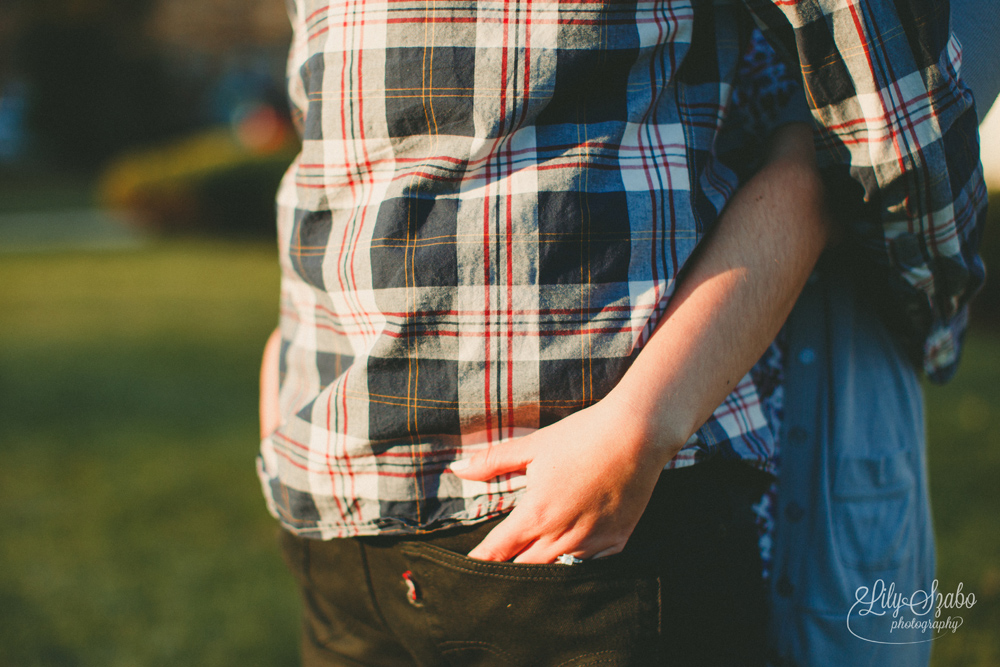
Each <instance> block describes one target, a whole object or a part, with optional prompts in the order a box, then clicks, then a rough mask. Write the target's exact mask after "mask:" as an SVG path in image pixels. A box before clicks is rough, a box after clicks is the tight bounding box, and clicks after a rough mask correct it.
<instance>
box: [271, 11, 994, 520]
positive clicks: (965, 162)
mask: <svg viewBox="0 0 1000 667" xmlns="http://www.w3.org/2000/svg"><path fill="white" fill-rule="evenodd" d="M832 4H834V3H832V2H823V1H820V0H814V1H811V2H798V3H779V2H776V4H775V5H767V6H762V4H761V3H754V2H748V5H749V6H750V8H751V9H752V10H753V12H754V14H755V17H756V18H757V19H758V20H759V21H760V22H761V24H762V25H764V26H766V27H769V26H772V25H774V26H778V25H780V24H781V23H783V22H784V18H783V17H782V16H781V15H780V12H787V13H788V14H789V15H791V16H792V19H793V21H792V22H793V25H796V26H797V27H798V28H799V30H800V32H802V33H803V35H804V37H805V39H800V40H799V45H800V46H801V47H802V50H801V52H800V53H799V54H798V57H799V59H800V60H801V62H802V69H803V74H804V76H805V81H806V85H807V88H808V90H809V91H810V93H811V94H812V96H811V98H810V101H811V102H812V103H813V104H814V105H815V107H816V108H815V115H816V118H817V120H818V121H819V123H820V125H821V128H822V130H823V132H824V134H822V138H823V144H824V147H827V146H828V147H829V148H830V150H829V153H830V154H831V156H832V160H833V162H836V163H837V164H842V165H849V166H850V167H851V168H852V169H854V170H855V173H854V175H855V176H856V177H857V178H858V180H860V181H861V182H862V183H863V184H864V185H865V187H866V189H867V192H868V194H869V197H870V198H874V199H877V200H878V202H879V204H880V205H881V207H882V208H883V209H884V211H881V212H880V213H884V216H883V218H882V221H883V224H882V225H879V226H876V227H878V228H879V229H880V230H883V231H884V236H882V235H881V233H880V234H879V240H880V241H881V242H882V243H883V245H885V246H886V247H888V248H889V250H890V252H888V253H887V254H885V258H884V260H885V262H886V263H891V265H892V266H893V267H895V268H896V269H898V271H899V272H900V273H901V274H902V275H903V276H904V277H906V278H908V279H909V278H914V280H913V284H914V286H915V287H916V288H917V289H918V290H919V291H920V293H921V294H923V295H926V296H925V297H924V299H925V301H926V300H927V299H931V300H932V302H933V303H934V304H936V309H935V310H934V312H935V313H936V314H937V315H939V316H940V318H942V319H941V322H943V323H944V324H945V325H950V324H951V323H952V322H953V321H954V318H955V317H956V312H957V311H956V309H957V308H960V305H961V302H962V300H963V299H965V298H966V296H967V293H968V291H969V289H970V287H974V286H975V282H976V279H977V276H979V275H981V268H980V267H979V266H978V265H977V264H976V262H975V258H974V255H969V254H967V253H966V252H965V250H966V249H967V248H966V245H963V244H965V243H966V240H965V237H966V236H968V235H970V234H971V233H972V230H973V221H974V217H975V213H976V211H978V210H979V209H980V208H981V202H980V201H979V199H977V197H980V198H981V197H982V194H981V192H980V188H981V177H980V176H979V174H978V172H976V171H975V169H976V167H977V166H978V161H977V160H976V159H975V154H972V153H970V154H961V155H958V154H955V153H954V151H953V149H954V144H960V145H961V147H962V148H963V149H968V148H969V147H970V146H971V147H974V146H975V141H976V134H975V126H974V125H973V126H972V127H973V130H972V132H971V133H969V132H967V131H965V129H967V128H966V126H965V125H963V124H962V122H960V121H963V119H966V118H970V119H971V120H970V121H969V122H973V123H974V114H969V113H965V111H966V110H967V109H969V107H970V99H969V97H968V96H967V94H965V95H963V93H962V89H961V88H960V86H959V85H958V84H957V83H956V80H955V77H954V69H955V65H956V63H955V57H954V56H957V52H956V51H954V49H949V50H946V49H945V48H944V42H941V43H940V44H938V42H934V41H931V44H932V46H935V48H937V51H935V52H934V53H930V52H927V53H925V52H923V51H921V52H920V54H919V58H918V60H917V61H914V57H915V56H913V55H912V54H911V53H910V49H909V45H910V42H909V41H907V38H909V37H911V36H912V34H913V33H912V31H913V30H916V29H917V27H919V26H921V25H922V24H921V17H920V16H916V15H912V16H911V15H905V16H900V17H894V18H892V19H891V21H892V22H893V23H892V25H894V26H895V27H896V29H895V30H891V31H888V32H887V31H885V30H882V31H881V32H871V23H870V21H874V14H873V13H877V14H879V16H878V18H879V19H880V20H882V21H883V22H888V21H889V19H886V18H884V17H883V16H882V15H881V13H884V12H885V11H887V10H885V9H884V8H878V11H877V12H876V10H875V9H871V8H868V7H867V6H853V5H852V7H851V10H850V11H846V10H845V11H846V13H845V11H840V10H837V11H825V10H826V7H827V6H828V5H832ZM913 4H916V3H913ZM810 8H812V9H810ZM810 12H811V13H810ZM291 14H292V19H293V23H294V27H295V37H294V42H293V46H292V51H291V56H290V63H289V73H290V81H289V84H290V93H291V100H292V102H293V106H294V107H295V109H296V111H297V115H298V120H299V121H300V124H301V129H302V133H303V148H302V153H301V154H300V156H299V158H298V159H297V160H296V161H295V163H294V164H293V165H292V167H291V168H290V169H289V171H288V174H287V175H286V178H285V179H284V181H283V184H282V187H281V190H280V192H279V196H278V203H279V207H278V228H279V250H280V257H281V263H282V270H283V280H282V305H281V334H282V348H281V357H280V358H281V362H280V364H281V391H280V404H281V410H282V415H283V422H282V424H281V426H280V427H279V428H278V429H277V431H276V432H275V433H273V434H272V435H271V436H269V437H268V438H265V440H264V442H263V443H262V451H261V456H260V458H259V459H258V468H259V473H260V476H261V480H262V482H263V486H264V490H265V494H266V496H267V498H268V503H269V508H270V509H271V511H272V512H273V513H274V514H275V516H277V517H278V518H279V519H280V520H281V521H282V523H283V524H284V525H285V526H286V527H287V528H288V529H290V530H292V531H294V532H297V533H299V534H301V535H305V536H310V537H322V538H332V537H342V536H349V535H361V534H375V533H388V532H419V531H424V530H431V529H435V528H440V527H444V526H448V525H453V524H455V523H469V522H473V521H476V520H479V519H482V518H485V517H487V516H490V515H494V514H496V513H498V512H501V511H504V510H506V509H509V508H510V507H511V506H512V504H513V503H514V502H515V500H516V497H517V495H518V491H519V490H520V489H522V488H523V478H522V477H520V476H517V475H512V476H505V477H503V478H501V479H499V480H496V481H493V482H489V483H481V482H468V481H463V480H460V479H458V478H457V477H455V476H454V475H450V474H448V473H446V472H445V467H446V466H447V464H448V463H449V462H451V461H453V460H455V459H457V458H461V457H465V456H469V455H471V454H472V453H473V452H474V451H477V450H479V449H481V448H483V447H487V446H489V445H490V444H492V443H495V442H498V441H502V440H504V439H507V438H512V437H517V436H520V435H524V434H526V433H529V432H531V431H533V430H535V429H537V428H539V427H541V426H545V425H547V424H550V423H552V422H554V421H557V420H559V419H561V418H563V417H565V416H566V415H568V414H571V413H572V412H574V411H576V410H579V409H581V408H583V407H585V406H587V405H590V404H592V403H594V402H595V401H597V400H599V399H601V398H602V397H603V396H604V395H605V394H607V393H608V391H609V390H610V389H611V388H612V387H613V386H614V385H615V384H616V383H617V382H618V381H619V379H620V378H621V377H622V375H623V374H624V372H625V371H626V370H627V369H628V366H629V364H630V363H631V362H632V360H633V359H634V358H635V356H636V354H637V353H638V351H639V349H640V348H641V347H642V345H643V343H644V342H645V340H646V339H647V338H648V336H649V334H650V332H651V331H652V329H653V327H654V326H655V324H656V322H657V319H658V317H659V316H660V315H661V314H662V313H663V312H664V310H665V308H666V305H667V301H668V299H669V298H670V295H671V294H672V292H673V290H674V287H675V279H676V278H677V276H678V272H679V271H680V269H681V268H682V267H683V265H684V263H685V261H686V260H687V259H688V258H689V257H690V256H691V253H692V251H693V250H694V249H695V246H696V245H697V243H698V242H699V240H700V239H701V238H702V237H703V236H704V235H705V233H706V232H707V231H708V230H710V229H711V227H712V225H713V223H714V222H715V221H716V219H717V218H718V215H719V212H720V211H721V210H722V208H723V207H724V205H725V203H726V201H727V200H728V198H729V197H730V196H731V194H732V193H733V191H734V190H735V188H736V186H737V183H738V178H737V175H736V173H735V172H734V170H733V169H732V168H731V165H727V164H726V161H725V160H724V159H721V158H720V157H719V155H720V152H719V151H716V150H715V146H716V142H717V141H722V138H720V128H721V127H722V121H723V119H724V118H725V116H726V113H727V108H728V106H729V99H730V95H731V91H732V84H733V82H734V80H735V78H736V72H737V70H738V68H739V65H740V56H741V54H742V53H744V52H745V50H746V48H747V44H748V40H749V36H750V33H751V28H752V22H751V21H750V20H749V18H747V17H748V14H747V13H746V8H745V7H743V6H741V5H740V4H737V3H735V2H722V1H717V2H715V3H714V4H713V3H707V2H698V3H695V6H692V3H691V2H687V1H673V2H649V3H639V4H635V3H620V4H619V3H611V2H596V1H593V0H587V1H585V2H578V3H577V2H539V1H538V0H534V1H531V0H528V1H525V2H494V3H489V2H475V1H473V0H438V1H436V2H433V3H426V2H420V3H417V2H410V1H409V0H388V1H382V2H364V1H359V0H342V1H340V2H337V3H336V4H329V5H328V4H326V3H324V2H314V1H313V0H295V2H294V3H293V7H292V12H291ZM696 14H697V15H698V21H697V22H696V21H695V15H696ZM800 14H801V16H809V17H811V18H810V20H812V21H813V22H814V24H815V25H814V24H807V25H804V23H803V21H804V20H803V19H801V16H800ZM842 14H843V16H842ZM845 18H846V19H848V21H847V22H845V20H844V19H845ZM854 25H857V29H856V30H851V29H848V28H850V26H854ZM877 25H882V24H877ZM887 25H888V23H886V26H887ZM817 26H818V27H817ZM900 26H903V28H904V30H899V27H900ZM914 26H916V27H914ZM821 27H825V28H827V29H828V30H827V32H826V33H823V31H822V30H820V28H821ZM907 27H911V28H912V30H910V31H907V30H906V28H907ZM814 28H815V29H814ZM775 30H776V31H777V32H776V37H775V40H776V43H782V41H781V40H783V39H787V34H784V33H781V31H780V29H778V28H775ZM824 34H825V35H826V36H825V37H824ZM834 34H835V35H836V40H837V42H836V47H834V41H833V40H832V35H834ZM890 36H895V37H896V38H895V39H893V40H891V41H888V40H889V37H890ZM935 37H937V35H935ZM789 43H791V42H789ZM915 43H916V42H914V44H915ZM897 51H899V52H902V53H904V54H906V55H909V59H908V60H907V59H906V58H903V57H899V62H897V53H896V52H897ZM860 53H864V54H867V55H868V56H869V59H875V60H877V61H878V62H882V63H886V62H889V61H887V60H886V59H887V58H889V59H890V61H891V64H892V66H893V67H898V68H899V69H896V70H889V73H888V74H886V72H885V71H884V69H885V68H883V70H878V71H875V70H870V71H867V72H862V71H859V70H858V68H857V67H853V68H852V67H850V66H848V65H856V63H855V60H857V57H856V55H852V56H851V58H850V59H845V57H844V54H860ZM817 82H819V83H821V84H822V90H823V91H825V93H824V94H823V95H821V94H818V93H817V91H816V86H817V85H818V84H817ZM923 84H926V85H923ZM879 91H881V95H880V94H878V93H879ZM963 122H964V121H963ZM955 128H960V129H962V130H963V132H962V133H959V131H958V130H956V129H955ZM963 142H965V143H963ZM859 144H860V145H862V146H864V147H865V150H864V151H861V150H859V149H858V148H857V146H858V145H859ZM889 158H892V159H889ZM953 158H954V164H955V165H956V167H955V169H956V171H954V172H950V171H949V169H951V168H952V164H953V162H952V160H953ZM931 176H933V178H931ZM900 190H902V191H903V192H902V195H903V196H902V199H903V200H904V201H903V202H902V203H901V202H900V201H899V200H898V199H899V197H898V195H900V192H898V191H900ZM886 193H893V194H894V195H897V196H896V197H894V198H886ZM915 198H916V199H919V201H916V200H915ZM903 203H905V205H903ZM907 234H910V236H907ZM910 238H915V239H923V241H922V242H921V243H919V244H918V245H917V246H916V247H918V248H919V249H920V250H922V251H926V253H928V254H927V255H926V256H925V257H924V258H923V261H919V262H916V263H914V260H915V259H919V258H915V257H914V256H911V255H905V256H904V255H901V254H900V252H899V251H898V250H899V249H903V250H908V249H910V248H911V246H910V245H906V243H909V241H907V239H910ZM901 243H902V244H903V245H900V244H901ZM945 265H946V266H947V268H948V270H947V272H946V273H947V274H948V279H947V280H946V281H944V283H943V285H944V289H941V282H940V281H939V279H938V275H937V272H938V269H939V268H940V267H941V266H945ZM953 267H964V268H965V279H964V281H962V280H958V279H957V277H956V273H955V271H952V268H953ZM956 270H957V269H956ZM977 271H978V272H979V273H977ZM931 287H933V288H934V289H930V288H931ZM942 305H948V306H949V307H951V309H950V310H948V309H945V310H941V309H940V306H942ZM952 306H953V307H952ZM946 330H950V329H948V328H947V326H945V328H944V329H942V328H940V327H939V328H938V329H935V331H946ZM935 349H937V350H938V351H940V350H943V349H945V347H942V346H940V345H939V346H938V347H937V348H935ZM952 349H953V348H952ZM937 360H943V361H945V362H946V361H947V356H946V355H942V354H940V353H937V354H936V356H933V357H932V359H931V361H932V363H933V362H936V361H937ZM777 379H780V351H779V349H778V347H777V346H776V345H772V346H771V348H770V349H769V350H768V352H767V354H765V356H764V358H763V359H762V360H761V361H760V362H759V363H758V364H757V366H756V367H755V369H754V371H753V372H751V373H750V374H748V375H747V377H745V378H744V379H743V380H742V381H741V382H740V383H739V384H738V386H737V387H736V388H735V390H734V391H733V393H732V394H731V395H730V396H729V397H728V398H727V399H726V401H725V402H724V403H723V404H722V405H721V406H720V407H719V408H718V409H717V410H716V411H715V413H714V415H713V416H712V418H711V419H709V421H708V422H707V423H706V424H705V425H704V426H703V427H702V428H701V429H700V430H699V431H698V432H697V433H696V434H695V436H694V437H693V438H692V440H691V441H690V442H689V443H688V446H686V447H685V449H684V450H683V451H682V452H681V454H680V455H679V456H678V457H677V459H676V460H675V462H674V464H673V465H686V464H690V463H693V462H695V461H696V460H698V459H699V458H703V457H705V456H709V455H723V456H730V457H739V458H741V459H745V460H747V461H748V462H750V463H751V464H754V465H757V466H759V467H762V468H764V469H768V467H769V465H770V464H771V461H772V454H773V449H774V427H775V425H776V424H775V422H776V414H777V406H776V405H775V402H776V401H777V398H778V396H779V394H778V392H776V391H775V390H776V388H777V385H778V384H779V383H778V382H777V381H776V380H777Z"/></svg>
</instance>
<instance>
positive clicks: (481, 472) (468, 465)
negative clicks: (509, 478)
mask: <svg viewBox="0 0 1000 667" xmlns="http://www.w3.org/2000/svg"><path fill="white" fill-rule="evenodd" d="M532 458H533V455H532V451H531V447H530V446H529V445H528V443H527V442H525V439H524V438H518V439H517V440H508V441H507V442H503V443H500V444H498V445H493V446H492V447H490V448H489V449H487V450H485V451H482V452H479V453H478V454H476V455H475V456H472V457H471V458H467V459H462V460H460V461H455V462H454V463H452V464H451V466H449V467H450V468H451V471H452V472H453V473H455V474H456V475H457V476H459V477H461V478H462V479H472V480H478V481H481V482H485V481H486V480H488V479H493V478H494V477H497V476H499V475H503V474H506V473H509V472H518V471H521V470H524V469H525V468H527V467H528V464H529V463H531V459H532Z"/></svg>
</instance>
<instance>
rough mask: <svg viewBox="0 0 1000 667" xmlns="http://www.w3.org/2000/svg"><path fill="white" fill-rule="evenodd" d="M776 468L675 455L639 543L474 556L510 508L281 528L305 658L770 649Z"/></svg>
mask: <svg viewBox="0 0 1000 667" xmlns="http://www.w3.org/2000/svg"><path fill="white" fill-rule="evenodd" d="M769 481H770V478H769V477H768V476H767V475H765V474H763V473H760V472H758V471H755V470H752V469H750V468H748V467H747V466H745V465H743V464H740V463H736V462H708V463H702V464H698V465H696V466H694V467H692V468H684V469H680V470H669V471H665V472H664V473H663V475H662V476H661V478H660V481H659V484H658V485H657V487H656V491H655V492H654V494H653V498H652V500H651V501H650V503H649V506H648V507H647V509H646V512H645V513H644V514H643V518H642V520H641V521H640V523H639V525H638V527H637V528H636V530H635V532H634V533H633V535H632V538H631V539H630V540H629V543H628V545H627V546H626V548H625V551H624V552H623V553H621V554H618V555H615V556H610V557H607V558H601V559H596V560H589V561H586V562H584V563H582V564H579V565H522V564H515V563H487V562H483V561H477V560H472V559H469V558H467V557H466V556H465V555H464V554H466V553H468V552H469V551H470V550H471V549H472V548H473V547H474V546H475V545H476V544H478V543H479V542H480V541H481V540H482V539H483V537H484V536H485V535H486V533H487V532H489V530H490V529H491V528H492V527H493V526H494V525H496V523H497V521H499V519H497V520H493V521H489V522H487V523H484V524H479V525H476V526H471V527H466V528H458V529H451V530H446V531H441V532H436V533H430V534H426V535H420V536H407V537H367V538H351V539H338V540H331V541H326V542H322V541H317V540H309V539H302V538H298V537H295V536H293V535H291V534H289V533H285V532H283V537H282V542H283V545H282V546H283V549H284V553H285V558H286V561H287V563H288V565H289V567H290V568H291V569H292V571H293V572H294V573H295V575H296V577H297V579H298V581H299V584H300V586H301V589H302V595H303V600H304V603H305V614H304V632H303V642H302V650H303V661H304V664H305V665H307V666H308V667H314V666H319V665H366V666H386V667H389V666H392V667H399V666H405V665H420V666H430V667H435V666H437V665H444V666H447V665H451V666H454V667H457V666H459V665H461V666H473V665H482V666H486V665H491V666H492V665H497V666H499V665H509V666H512V667H521V666H527V665H538V666H542V667H547V666H553V667H555V666H557V665H558V666H569V665H602V666H608V665H681V666H684V667H687V666H698V665H758V664H763V660H762V658H761V656H762V655H763V646H764V632H765V628H766V620H767V619H766V613H765V612H766V609H765V604H764V587H763V584H762V582H761V571H760V556H759V550H758V538H757V531H756V529H755V526H754V519H753V514H752V512H751V509H750V506H751V504H752V503H754V502H756V501H757V500H758V499H759V498H760V495H761V493H762V492H763V490H764V488H765V487H766V486H767V484H768V483H769Z"/></svg>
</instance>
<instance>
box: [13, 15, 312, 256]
mask: <svg viewBox="0 0 1000 667" xmlns="http://www.w3.org/2000/svg"><path fill="white" fill-rule="evenodd" d="M288 38H289V28H288V20H287V17H286V15H285V13H284V6H283V4H282V3H281V2H280V1H277V0H242V1H240V0H52V1H46V2H37V1H36V0H4V2H3V3H2V4H0V177H3V180H4V181H6V187H4V186H0V194H3V191H4V190H15V191H18V192H19V193H21V194H20V195H19V197H21V198H23V197H24V196H25V195H24V194H23V192H24V190H25V189H27V190H29V191H31V192H39V191H44V190H45V189H46V188H52V186H53V185H54V184H55V185H56V186H59V185H63V186H64V187H71V188H75V189H76V190H77V198H76V200H75V202H73V203H75V204H76V205H77V206H93V205H100V206H103V207H107V208H110V209H112V210H114V211H116V213H117V214H118V215H117V217H118V219H119V220H122V221H125V222H126V223H130V224H132V225H135V226H137V227H139V228H141V229H143V230H152V231H156V232H180V231H183V232H192V231H195V232H204V233H208V234H217V233H221V234H224V235H233V234H237V235H257V236H265V237H266V236H269V235H272V236H273V230H274V224H273V194H274V190H275V189H276V187H277V183H278V180H279V179H280V177H281V174H282V173H283V171H284V169H285V168H286V167H287V165H288V163H289V162H290V160H291V157H292V156H293V155H294V153H295V151H296V150H297V147H296V143H297V142H296V139H295V133H294V131H293V130H292V128H291V124H290V122H289V120H288V116H287V104H286V102H285V95H284V69H283V68H284V59H285V52H286V50H287V45H288ZM56 189H60V188H58V187H57V188H56ZM28 196H29V197H30V194H29V195H28Z"/></svg>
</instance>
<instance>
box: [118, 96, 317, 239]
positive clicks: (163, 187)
mask: <svg viewBox="0 0 1000 667" xmlns="http://www.w3.org/2000/svg"><path fill="white" fill-rule="evenodd" d="M268 113H272V114H273V113H274V112H270V111H269V110H263V111H262V110H258V111H256V112H253V113H250V114H248V115H247V117H246V118H245V119H244V121H243V122H242V123H240V124H239V125H238V126H237V128H236V131H235V132H234V131H233V130H231V129H230V128H229V127H219V128H214V129H211V130H206V131H203V132H200V133H197V134H194V135H191V136H189V137H186V138H184V139H182V140H179V141H175V142H172V143H170V144H166V145H163V146H160V147H155V148H151V149H146V150H142V151H133V152H129V153H126V154H123V155H121V156H119V157H117V158H115V159H113V160H112V161H111V163H110V165H109V166H108V167H107V168H106V169H105V171H104V173H103V175H102V177H101V180H100V183H99V186H98V187H99V198H100V201H101V202H102V204H104V205H105V206H108V207H110V208H115V209H124V210H125V211H126V212H127V217H128V218H129V219H130V220H132V221H133V222H134V223H135V224H137V225H139V226H142V227H144V228H146V229H148V230H151V231H156V232H163V233H178V232H199V233H209V234H223V235H236V236H273V235H274V224H275V223H274V196H275V193H276V192H277V188H278V183H279V182H280V180H281V176H282V174H283V173H284V172H285V170H286V169H287V168H288V165H289V163H290V162H291V161H292V158H293V157H294V154H295V151H296V148H297V144H296V142H295V141H294V140H293V139H292V133H291V132H290V130H289V129H288V128H287V126H286V125H284V124H283V123H282V122H281V121H280V120H278V119H277V116H276V115H275V116H273V117H270V121H269V120H268V116H267V114H268ZM271 121H273V122H271Z"/></svg>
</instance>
